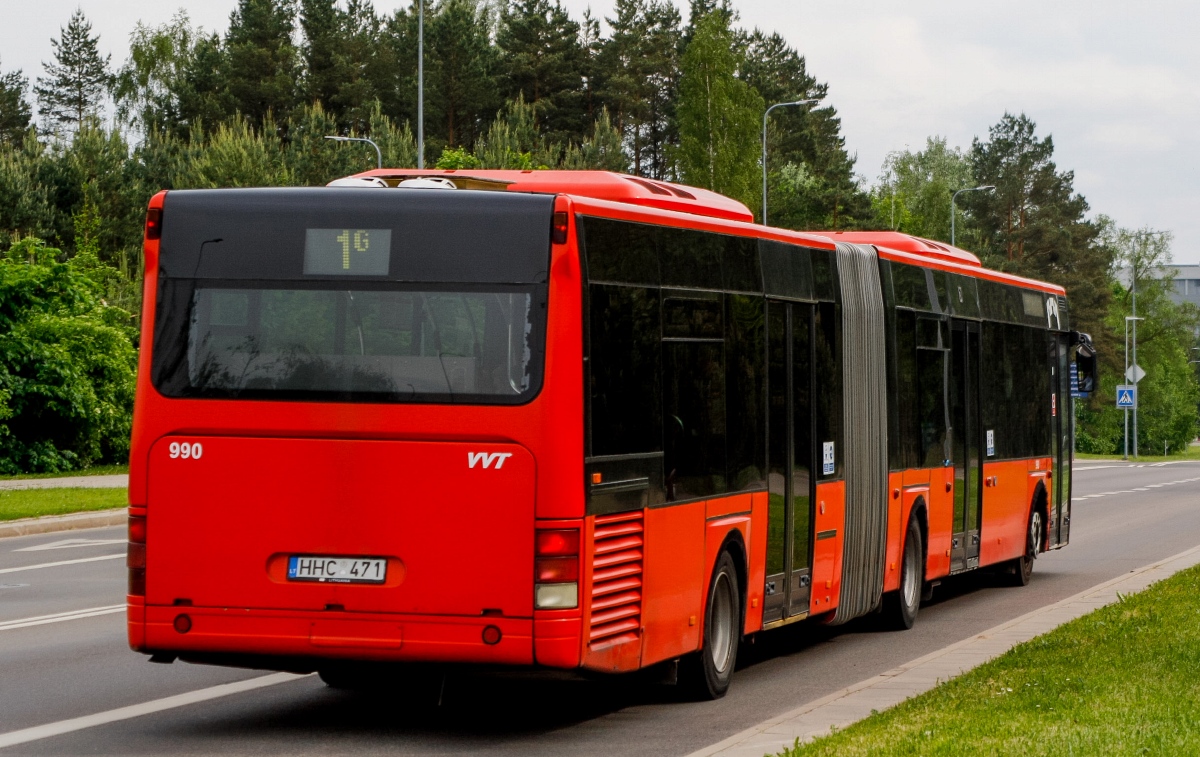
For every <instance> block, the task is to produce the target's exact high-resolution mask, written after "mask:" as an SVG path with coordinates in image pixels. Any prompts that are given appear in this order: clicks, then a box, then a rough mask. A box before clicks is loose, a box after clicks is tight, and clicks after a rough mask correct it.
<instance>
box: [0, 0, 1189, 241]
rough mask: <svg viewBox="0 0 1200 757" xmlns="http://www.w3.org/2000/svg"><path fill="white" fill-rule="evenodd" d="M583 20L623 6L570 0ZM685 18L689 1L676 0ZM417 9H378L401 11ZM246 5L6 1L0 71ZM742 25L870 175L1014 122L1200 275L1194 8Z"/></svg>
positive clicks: (962, 8) (1042, 8)
mask: <svg viewBox="0 0 1200 757" xmlns="http://www.w3.org/2000/svg"><path fill="white" fill-rule="evenodd" d="M562 1H563V3H564V5H566V6H567V8H568V9H569V10H570V11H571V12H572V14H573V15H574V16H575V17H576V18H578V17H579V15H580V14H581V13H582V11H583V10H584V9H585V8H587V7H589V6H590V7H591V8H592V10H593V12H594V13H595V14H596V15H598V16H604V15H609V14H611V12H612V6H613V0H562ZM675 1H676V2H677V3H678V4H679V5H680V6H681V7H682V8H684V9H686V6H687V3H686V0H675ZM402 2H404V3H406V0H375V5H376V7H377V8H378V9H379V10H380V11H381V12H391V11H392V10H394V9H395V8H396V7H398V6H399V5H400V4H401V3H402ZM234 5H235V0H202V1H201V0H37V2H28V0H0V12H2V14H3V18H4V19H5V22H6V23H4V24H3V25H0V70H3V71H10V70H12V69H13V68H21V69H24V71H25V74H26V75H27V76H29V78H30V81H31V83H32V81H33V79H34V78H36V76H37V75H38V74H39V73H41V64H42V61H45V60H48V59H49V58H50V56H51V48H50V38H51V37H53V36H57V34H58V33H59V27H61V26H63V25H65V24H66V22H67V20H68V18H69V17H70V15H71V12H72V10H74V8H75V7H77V6H79V7H82V8H83V10H84V12H85V13H86V14H87V16H88V17H89V18H90V19H91V21H92V23H93V25H94V28H95V30H96V31H98V32H99V33H100V35H101V46H102V48H103V49H104V50H105V51H108V52H111V53H112V57H113V61H114V64H116V63H119V62H121V61H123V60H124V58H125V55H126V53H127V51H128V36H129V32H130V31H131V30H132V29H133V26H134V24H135V23H136V22H137V21H138V20H141V21H143V22H146V23H149V24H158V23H162V22H164V21H166V20H167V19H168V18H169V17H170V16H171V15H172V14H173V13H174V12H175V11H176V10H177V9H179V8H184V9H186V10H187V12H188V14H189V15H190V16H191V18H192V21H193V23H195V24H199V25H202V26H204V27H206V28H209V29H221V30H224V28H225V27H226V25H227V24H228V20H229V12H230V11H231V10H232V9H233V7H234ZM735 5H736V7H737V8H738V10H739V11H740V13H741V21H742V24H743V25H745V26H747V27H754V26H757V27H760V28H762V29H764V30H768V31H770V30H774V31H778V32H780V33H781V34H782V35H783V36H784V37H785V38H786V39H787V40H788V41H789V42H790V43H791V44H792V45H793V46H795V47H796V48H797V49H799V50H800V52H801V53H803V54H804V55H805V56H807V58H808V65H809V71H810V72H812V73H813V74H814V75H815V76H816V77H817V78H818V80H820V81H824V82H827V83H828V84H829V101H830V102H831V103H832V104H833V105H834V106H836V107H837V109H838V111H839V112H840V114H841V116H842V125H843V129H844V134H845V136H846V144H847V146H848V147H849V149H850V151H851V152H852V153H856V154H857V155H858V172H859V173H860V174H862V175H863V176H864V177H865V178H866V179H868V180H869V181H872V182H873V181H875V180H876V179H877V177H878V175H879V171H880V166H881V164H882V162H883V159H884V157H885V156H886V154H887V153H888V152H889V151H890V150H896V149H904V148H905V147H906V146H907V147H910V148H913V149H917V148H920V147H921V146H922V145H923V144H924V143H925V138H926V137H927V136H929V135H931V134H940V135H944V136H946V137H948V138H949V140H950V143H951V144H955V145H959V146H961V147H964V148H965V147H969V146H970V144H971V140H972V139H973V138H974V137H976V136H986V134H987V129H988V127H989V126H991V125H992V124H995V123H996V122H997V121H998V120H999V119H1000V117H1001V116H1002V115H1003V114H1004V112H1005V111H1006V110H1007V111H1010V112H1013V113H1018V112H1024V113H1026V114H1028V115H1029V116H1030V117H1031V118H1033V119H1034V120H1035V121H1036V122H1037V124H1038V130H1039V133H1040V134H1041V135H1043V136H1044V135H1047V134H1050V135H1053V137H1054V143H1055V147H1056V151H1055V157H1056V160H1057V163H1058V166H1059V168H1060V169H1070V170H1073V171H1075V188H1076V189H1077V190H1078V191H1080V192H1082V193H1083V194H1084V195H1085V196H1086V197H1087V199H1088V201H1089V202H1090V204H1091V207H1092V213H1093V214H1097V213H1105V214H1107V215H1110V216H1113V217H1114V218H1116V219H1117V221H1118V222H1119V223H1120V224H1121V225H1123V226H1130V227H1138V226H1151V227H1153V228H1156V229H1169V230H1171V231H1173V232H1174V233H1175V245H1174V252H1175V258H1176V261H1177V262H1184V263H1196V262H1200V139H1198V137H1197V133H1198V132H1200V128H1198V124H1200V46H1198V45H1197V44H1196V40H1197V39H1200V11H1198V10H1197V7H1196V5H1195V0H1192V1H1191V2H1187V1H1185V0H1146V1H1144V2H1141V3H1130V2H1127V0H1125V1H1121V2H1118V1H1117V0H1090V1H1089V2H1082V1H1080V0H1006V1H1005V2H997V1H995V0H976V2H970V3H964V2H950V1H949V0H909V1H908V2H906V3H897V2H895V1H894V0H890V1H888V2H884V1H883V0H840V1H836V0H823V1H821V2H818V1H817V0H735Z"/></svg>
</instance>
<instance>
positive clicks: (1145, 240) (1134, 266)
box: [1125, 229, 1163, 460]
mask: <svg viewBox="0 0 1200 757" xmlns="http://www.w3.org/2000/svg"><path fill="white" fill-rule="evenodd" d="M1162 233H1163V232H1161V231H1149V230H1145V229H1143V230H1141V231H1139V232H1138V236H1139V237H1140V243H1141V247H1142V253H1143V255H1142V257H1141V259H1143V260H1145V253H1146V247H1147V246H1148V245H1149V244H1150V237H1152V236H1155V235H1160V234H1162ZM1138 259H1139V256H1138V254H1137V253H1136V252H1135V253H1134V254H1133V257H1132V260H1131V261H1130V265H1129V293H1130V295H1131V298H1132V300H1133V303H1132V309H1133V314H1132V315H1130V316H1126V318H1125V331H1126V337H1125V338H1126V340H1128V338H1129V334H1128V332H1129V323H1130V322H1131V321H1132V322H1133V363H1132V364H1130V365H1127V366H1126V367H1125V372H1126V373H1129V369H1130V368H1133V370H1134V371H1135V373H1134V375H1133V384H1134V386H1135V387H1136V386H1137V383H1138V381H1139V380H1140V379H1139V378H1138V377H1137V373H1136V371H1137V322H1138V321H1144V320H1146V319H1145V318H1138V317H1137V282H1138ZM1125 354H1126V357H1127V358H1128V355H1129V345H1128V344H1126V345H1125ZM1126 362H1128V359H1127V360H1126ZM1125 380H1126V381H1129V380H1130V378H1129V376H1126V377H1125ZM1125 446H1126V458H1127V459H1128V447H1129V411H1128V410H1126V411H1125ZM1137 456H1138V406H1137V405H1136V404H1135V405H1134V406H1133V457H1134V459H1135V460H1136V459H1137Z"/></svg>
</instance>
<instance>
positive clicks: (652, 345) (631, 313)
mask: <svg viewBox="0 0 1200 757" xmlns="http://www.w3.org/2000/svg"><path fill="white" fill-rule="evenodd" d="M588 291H589V300H590V312H589V316H588V321H589V324H590V335H589V336H590V340H589V355H588V364H589V366H590V370H589V374H588V375H589V377H590V383H591V387H590V389H591V392H590V393H591V405H592V411H591V452H590V454H591V455H596V456H601V455H627V454H634V453H639V452H657V451H660V450H661V449H662V420H661V418H662V415H661V400H662V388H661V385H660V383H659V377H660V375H661V368H660V351H659V333H660V326H659V292H658V290H657V289H648V288H642V287H627V286H612V285H606V284H592V285H591V286H590V287H589V290H588Z"/></svg>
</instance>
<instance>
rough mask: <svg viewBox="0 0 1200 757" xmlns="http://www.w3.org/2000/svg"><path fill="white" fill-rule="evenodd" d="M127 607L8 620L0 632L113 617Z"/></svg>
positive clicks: (97, 608)
mask: <svg viewBox="0 0 1200 757" xmlns="http://www.w3.org/2000/svg"><path fill="white" fill-rule="evenodd" d="M124 611H125V605H108V606H107V607H89V608H87V609H85V610H71V611H70V612H59V613H55V614H53V615H38V616H37V617H33V618H19V619H17V620H6V621H4V622H2V623H0V631H11V630H13V629H14V628H28V627H29V626H44V625H46V624H47V623H61V622H63V621H64V620H79V619H80V618H94V617H96V616H97V615H111V614H113V613H114V612H124Z"/></svg>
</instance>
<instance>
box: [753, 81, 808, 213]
mask: <svg viewBox="0 0 1200 757" xmlns="http://www.w3.org/2000/svg"><path fill="white" fill-rule="evenodd" d="M817 102H820V100H797V101H795V102H790V103H775V104H774V105H772V106H771V107H769V108H767V109H766V111H765V112H763V133H762V179H763V182H762V184H763V186H762V223H763V226H766V225H767V116H769V115H771V111H773V110H775V109H776V108H786V107H789V106H792V105H812V104H813V103H817Z"/></svg>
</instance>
